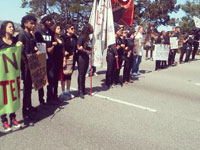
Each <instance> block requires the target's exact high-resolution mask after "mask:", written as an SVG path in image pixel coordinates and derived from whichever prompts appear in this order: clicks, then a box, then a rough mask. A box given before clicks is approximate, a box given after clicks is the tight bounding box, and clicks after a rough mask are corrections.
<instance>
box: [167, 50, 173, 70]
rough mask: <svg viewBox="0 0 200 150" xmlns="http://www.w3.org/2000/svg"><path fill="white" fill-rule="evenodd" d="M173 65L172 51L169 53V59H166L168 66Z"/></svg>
mask: <svg viewBox="0 0 200 150" xmlns="http://www.w3.org/2000/svg"><path fill="white" fill-rule="evenodd" d="M172 64H173V52H172V50H170V51H169V57H168V66H170V65H172Z"/></svg>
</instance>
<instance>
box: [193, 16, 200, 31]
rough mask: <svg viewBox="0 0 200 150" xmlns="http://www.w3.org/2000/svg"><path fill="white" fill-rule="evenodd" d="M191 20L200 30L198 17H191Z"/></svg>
mask: <svg viewBox="0 0 200 150" xmlns="http://www.w3.org/2000/svg"><path fill="white" fill-rule="evenodd" d="M193 19H194V23H195V26H196V27H197V28H200V19H199V18H198V17H195V16H194V17H193Z"/></svg>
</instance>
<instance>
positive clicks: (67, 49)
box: [61, 23, 78, 99]
mask: <svg viewBox="0 0 200 150" xmlns="http://www.w3.org/2000/svg"><path fill="white" fill-rule="evenodd" d="M65 29H66V34H65V35H64V36H63V39H64V57H63V78H62V80H61V86H62V94H61V98H63V99H71V98H74V95H73V94H71V92H70V86H71V79H72V73H73V70H74V65H75V54H76V49H77V40H78V39H77V37H76V35H75V28H74V25H73V24H72V23H68V24H67V25H66V27H65Z"/></svg>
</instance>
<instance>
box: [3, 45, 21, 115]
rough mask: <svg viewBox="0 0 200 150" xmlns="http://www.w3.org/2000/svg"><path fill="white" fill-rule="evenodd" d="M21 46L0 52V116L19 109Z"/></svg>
mask: <svg viewBox="0 0 200 150" xmlns="http://www.w3.org/2000/svg"><path fill="white" fill-rule="evenodd" d="M20 66H21V46H17V47H10V48H6V49H2V50H0V68H1V73H0V115H3V114H10V113H13V112H16V111H17V110H18V109H19V108H20Z"/></svg>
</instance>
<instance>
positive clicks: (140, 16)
mask: <svg viewBox="0 0 200 150" xmlns="http://www.w3.org/2000/svg"><path fill="white" fill-rule="evenodd" d="M179 8H180V6H179V5H176V0H155V1H152V0H135V12H134V24H135V25H140V24H143V23H145V22H147V23H150V24H155V26H159V25H174V24H175V23H176V20H175V19H174V18H170V16H169V15H170V13H172V12H177V11H178V10H179Z"/></svg>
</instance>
